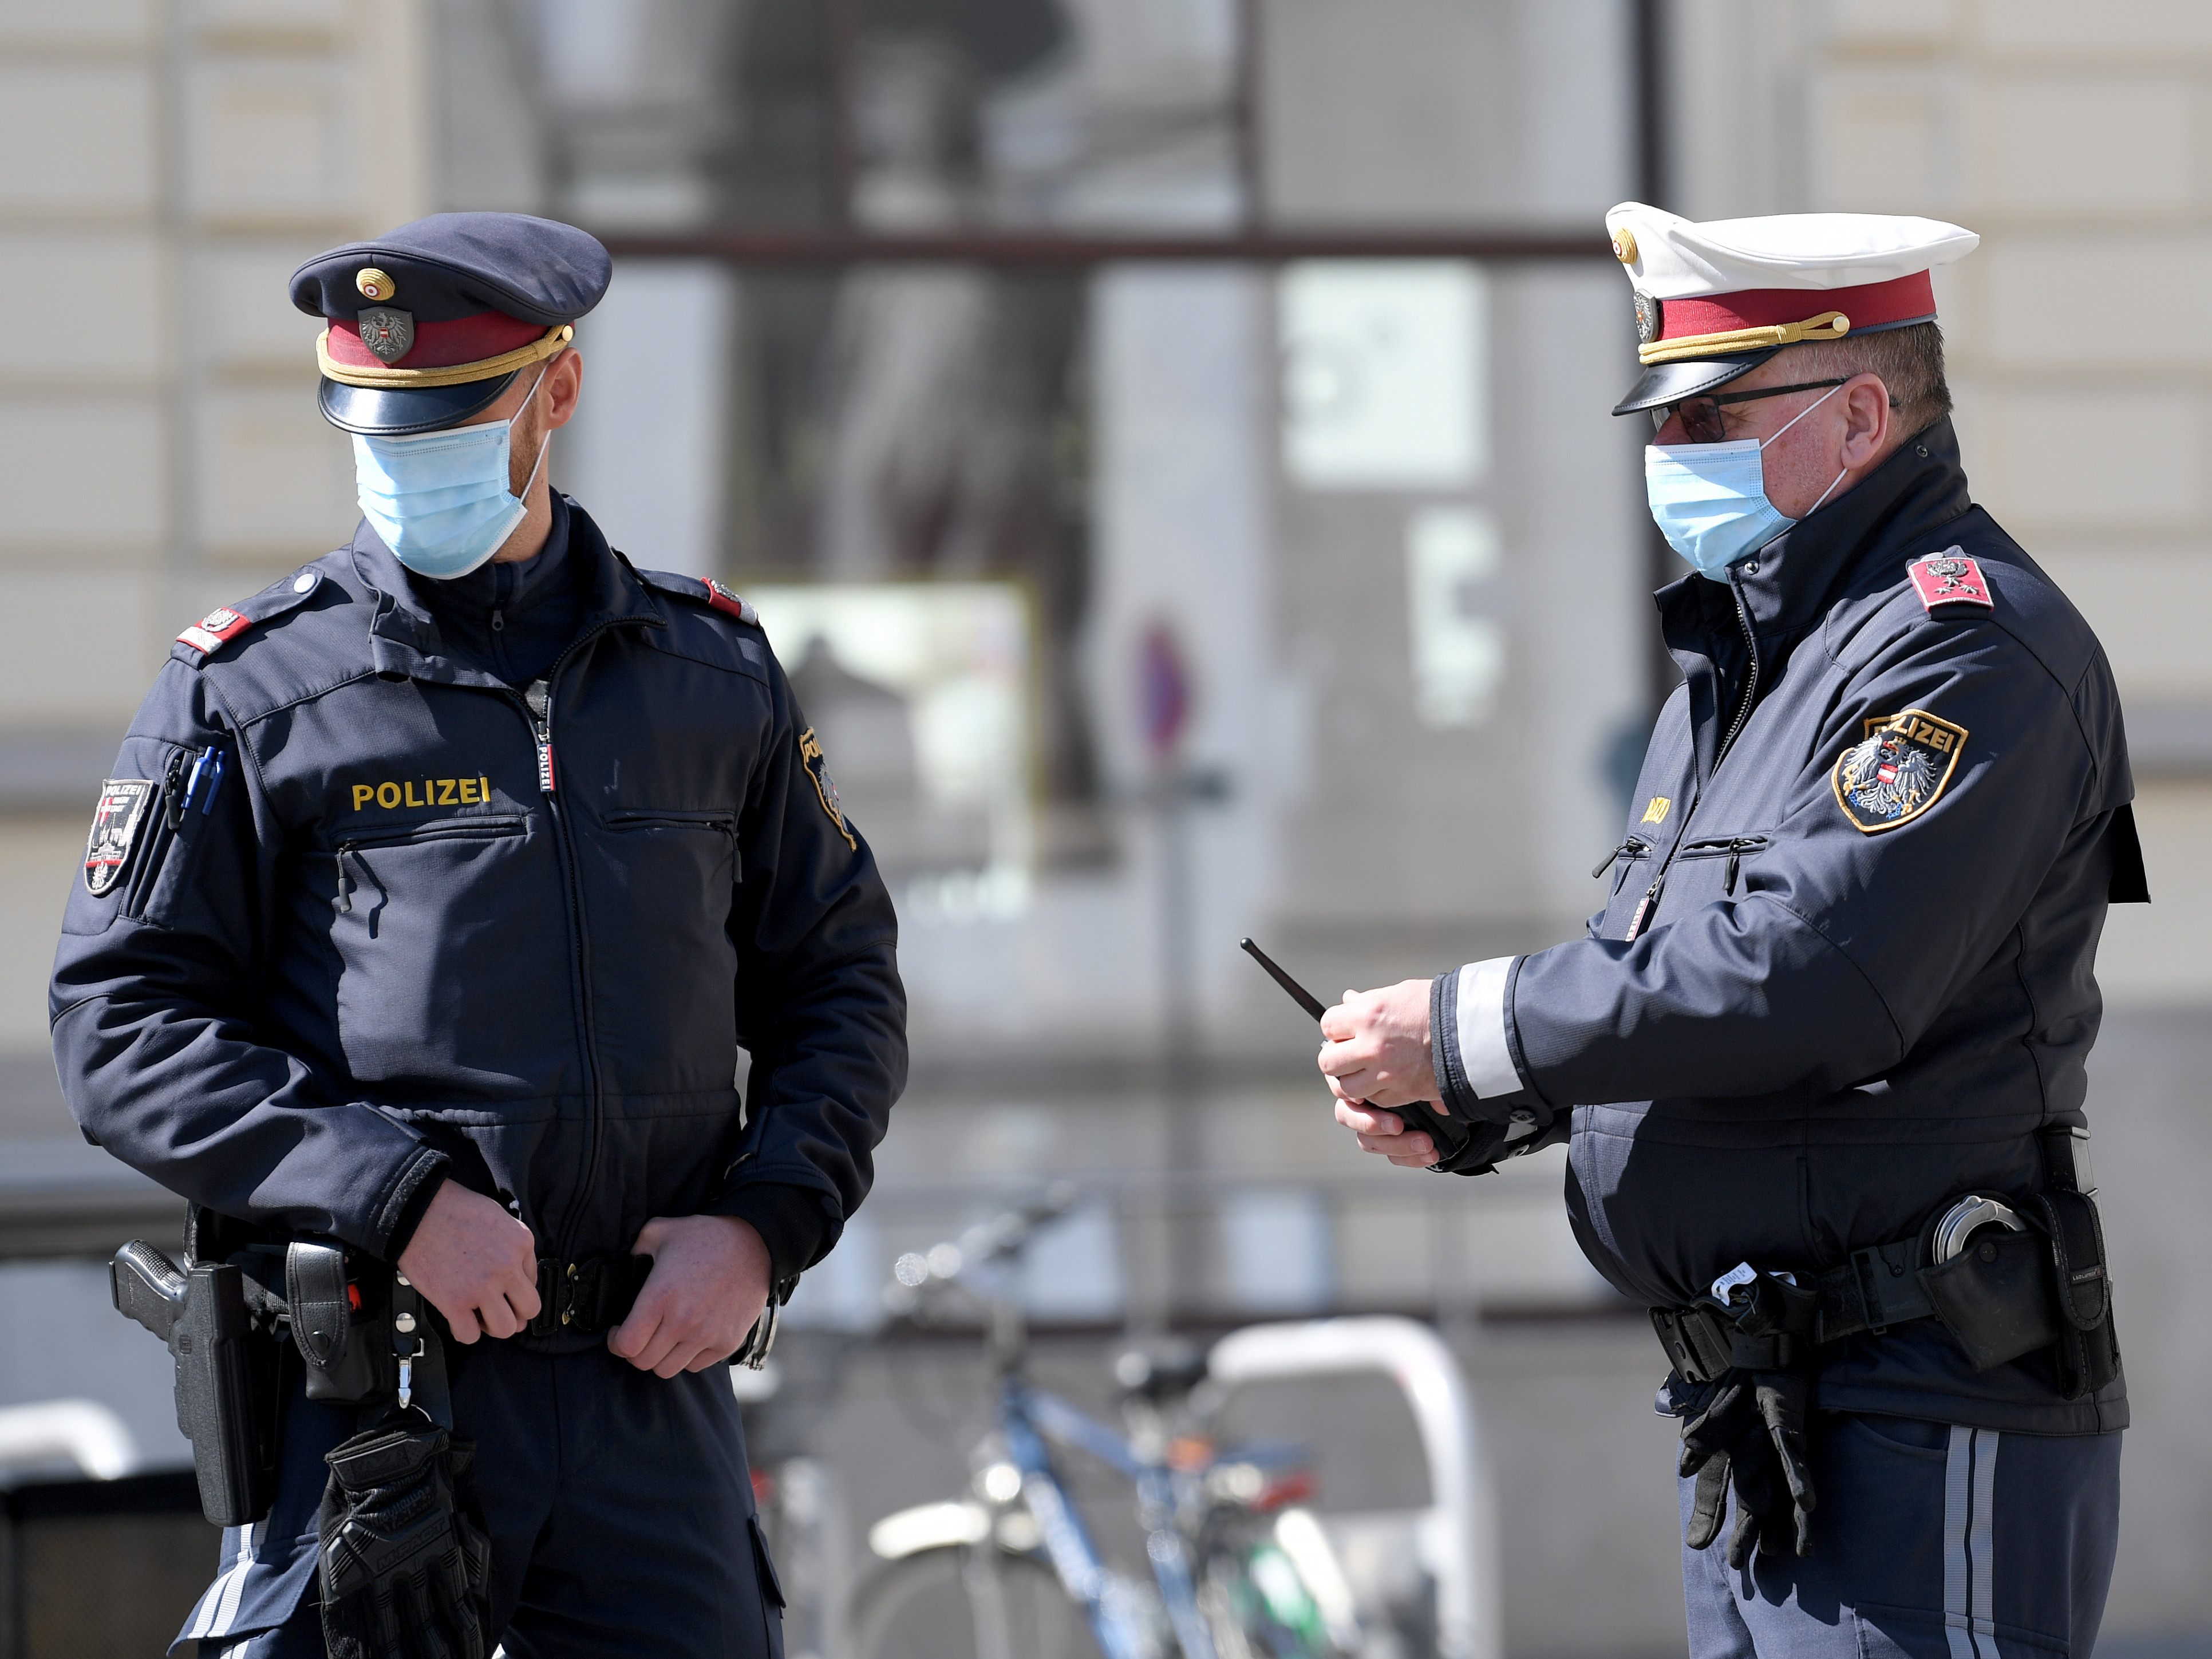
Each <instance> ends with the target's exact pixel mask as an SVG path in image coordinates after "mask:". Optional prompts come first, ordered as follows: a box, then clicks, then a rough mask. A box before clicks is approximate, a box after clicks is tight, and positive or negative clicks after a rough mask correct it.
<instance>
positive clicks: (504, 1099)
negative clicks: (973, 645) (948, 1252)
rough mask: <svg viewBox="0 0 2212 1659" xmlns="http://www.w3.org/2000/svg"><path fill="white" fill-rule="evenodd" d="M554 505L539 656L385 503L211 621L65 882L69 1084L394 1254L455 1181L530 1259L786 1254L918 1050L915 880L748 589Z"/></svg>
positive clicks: (207, 1200) (244, 1192)
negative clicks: (418, 549)
mask: <svg viewBox="0 0 2212 1659" xmlns="http://www.w3.org/2000/svg"><path fill="white" fill-rule="evenodd" d="M568 536H569V542H568V562H569V563H570V565H571V566H572V567H574V576H575V579H576V580H578V581H579V582H580V584H581V586H582V590H583V606H582V609H583V613H584V614H583V623H582V627H581V630H580V633H579V634H578V635H577V636H576V638H575V639H574V641H573V642H572V643H571V644H569V645H568V647H567V648H566V649H565V650H564V651H563V652H562V653H561V655H560V657H559V658H558V659H557V661H556V663H555V664H554V665H553V667H552V668H551V669H550V671H548V673H547V675H546V678H544V680H543V681H541V682H538V683H537V684H535V685H533V686H531V687H526V688H520V689H518V688H516V687H513V686H510V685H508V684H505V683H503V682H502V681H501V680H500V679H498V678H495V677H494V676H493V675H491V674H489V673H487V672H485V671H483V669H481V668H480V667H478V666H476V665H473V664H472V663H471V661H469V660H466V659H463V658H462V657H460V656H459V655H457V654H456V653H453V652H451V651H449V650H448V649H447V648H446V647H445V646H444V645H443V643H441V638H440V635H439V630H438V627H437V624H436V623H435V620H434V618H433V617H432V616H431V614H430V613H429V611H427V610H426V609H425V608H424V607H423V606H422V605H421V604H420V602H419V601H418V600H417V599H416V598H415V597H414V594H413V591H412V590H411V589H410V585H409V580H408V578H407V574H406V573H405V572H404V570H403V569H402V568H401V567H400V566H399V565H398V562H396V561H395V560H394V559H393V558H392V556H391V554H390V553H389V552H388V551H387V550H386V549H385V548H384V546H383V545H382V544H381V543H380V542H379V540H378V539H377V538H376V536H375V534H374V532H373V531H371V530H370V529H369V528H368V526H367V525H366V524H364V525H363V526H362V527H361V528H360V530H359V531H358V532H357V533H356V538H355V540H354V542H353V544H351V545H350V546H349V547H345V548H342V549H340V550H337V551H336V552H334V553H331V554H330V555H328V556H325V557H324V558H322V559H319V560H318V561H316V562H314V563H313V564H311V565H308V566H307V567H306V568H304V569H303V570H301V572H299V573H298V574H297V575H296V576H294V577H288V578H286V579H285V580H283V581H281V582H278V583H276V585H274V586H271V587H270V588H269V589H268V590H266V591H265V592H263V593H261V594H258V595H257V596H255V597H254V598H253V599H250V600H247V601H246V602H244V603H243V604H241V605H237V606H234V607H229V608H228V609H227V610H226V611H222V612H218V613H216V616H215V617H210V618H209V619H207V621H206V622H205V623H203V624H202V625H201V627H200V628H199V629H188V630H186V634H185V638H184V639H183V640H182V641H179V644H178V645H177V646H176V647H175V648H174V649H173V652H172V653H171V657H170V660H169V661H168V662H167V664H166V665H164V666H163V668H162V670H161V675H160V677H159V678H158V679H157V680H156V682H155V686H154V689H153V690H152V692H151V693H150V694H149V696H148V697H147V699H146V702H145V703H144V705H143V708H141V709H140V710H139V712H138V714H137V718H136V719H135V720H133V721H132V723H131V730H130V734H129V736H128V737H127V738H125V742H124V744H123V750H122V754H121V757H120V758H119V760H118V763H117V773H116V776H117V779H118V781H121V782H122V783H124V784H128V783H130V782H131V781H133V780H137V781H143V783H144V784H145V786H146V787H145V788H144V789H143V792H134V791H132V790H130V789H127V788H126V789H122V790H121V791H120V792H119V794H118V785H117V784H116V783H111V784H110V786H109V787H108V790H107V792H106V793H105V794H104V795H103V798H102V803H101V809H100V810H101V817H102V820H103V822H104V823H105V824H106V831H105V841H106V846H107V848H108V851H107V857H108V858H109V859H110V860H111V861H112V860H114V859H116V858H118V857H119V858H120V859H121V860H122V862H121V863H120V865H119V866H114V865H112V863H111V866H110V867H109V868H107V870H106V872H105V874H104V875H102V876H100V878H99V879H98V880H89V879H88V881H82V882H79V883H78V884H77V885H76V888H75V890H74V891H73V894H72V896H71V898H70V904H69V908H68V912H67V918H66V921H65V924H64V934H63V938H62V942H61V949H60V953H59V958H58V962H57V964H56V967H55V970H54V978H53V985H52V1022H53V1040H54V1048H55V1054H56V1057H57V1059H58V1063H59V1068H60V1072H61V1076H62V1079H63V1082H64V1090H65V1092H66V1094H67V1097H68V1099H69V1103H70V1109H71V1110H72V1111H73V1112H74V1113H75V1115H76V1119H77V1121H78V1122H79V1123H80V1124H81V1125H82V1127H83V1129H84V1132H85V1134H86V1136H87V1138H88V1139H91V1140H93V1141H94V1142H95V1143H96V1144H98V1145H100V1146H105V1147H106V1148H107V1149H108V1150H109V1151H110V1152H113V1153H114V1154H115V1155H116V1156H118V1157H119V1158H122V1159H123V1160H124V1161H125V1162H126V1163H128V1164H132V1165H133V1166H135V1167H136V1168H137V1169H139V1170H143V1171H144V1172H145V1173H146V1174H148V1175H149V1176H152V1177H153V1178H154V1179H155V1180H157V1181H159V1182H161V1183H162V1184H163V1185H164V1186H167V1187H168V1188H171V1189H172V1190H173V1191H175V1192H178V1193H181V1194H185V1196H187V1197H189V1198H191V1199H193V1200H197V1201H198V1202H200V1203H202V1204H204V1205H207V1206H210V1207H211V1208H213V1209H215V1210H217V1211H220V1212H223V1213H226V1214H228V1215H232V1216H236V1217H240V1218H246V1219H247V1220H250V1221H256V1222H262V1223H268V1224H273V1225H277V1226H281V1227H283V1228H285V1229H288V1230H291V1231H296V1232H301V1233H313V1234H321V1235H327V1236H331V1237H336V1238H338V1239H341V1240H343V1241H345V1242H346V1243H349V1244H353V1245H356V1246H358V1247H359V1248H361V1249H363V1250H365V1251H368V1252H369V1253H371V1254H372V1255H379V1256H382V1257H385V1258H387V1259H389V1258H392V1257H393V1256H395V1255H397V1254H398V1250H399V1249H401V1248H403V1247H404V1242H405V1237H406V1235H407V1234H408V1232H409V1231H411V1229H412V1227H413V1225H414V1223H415V1221H416V1219H418V1218H419V1214H420V1212H421V1210H422V1207H424V1206H426V1205H427V1203H428V1198H429V1196H430V1194H432V1192H433V1191H434V1190H435V1187H436V1185H437V1184H438V1180H439V1178H440V1177H441V1176H449V1177H451V1178H453V1179H454V1180H457V1181H459V1182H462V1183H463V1184H465V1185H466V1186H468V1187H470V1188H474V1189H475V1190H477V1191H478V1192H481V1193H484V1194H490V1195H494V1196H495V1197H497V1198H499V1199H500V1200H503V1201H505V1202H507V1203H508V1204H509V1205H510V1206H512V1207H513V1210H514V1212H516V1213H517V1214H518V1215H519V1216H520V1218H521V1219H522V1220H523V1221H524V1222H525V1223H526V1225H528V1226H529V1227H530V1229H531V1230H532V1232H533V1233H534V1234H535V1236H536V1238H537V1242H538V1254H539V1255H540V1257H541V1259H542V1260H546V1261H553V1262H556V1263H559V1262H562V1261H577V1260H580V1259H583V1258H586V1257H589V1256H592V1255H601V1254H606V1253H613V1252H619V1251H623V1250H626V1249H628V1247H629V1244H630V1243H631V1241H632V1240H633V1239H634V1238H635V1236H636V1234H637V1231H638V1230H639V1228H640V1227H641V1225H643V1224H644V1223H645V1221H647V1219H648V1218H651V1217H653V1216H656V1215H688V1214H702V1213H719V1214H728V1215H736V1216H742V1217H744V1218H746V1219H747V1220H749V1221H751V1222H753V1223H754V1225H757V1227H759V1229H760V1230H761V1231H762V1233H763V1237H764V1238H766V1240H767V1241H768V1243H769V1251H770V1255H771V1256H772V1257H773V1258H774V1259H775V1267H776V1270H777V1272H778V1273H779V1274H786V1273H795V1272H797V1271H799V1270H800V1269H802V1268H804V1267H806V1266H808V1265H809V1264H810V1263H811V1262H812V1261H815V1260H817V1259H818V1258H819V1256H820V1255H823V1253H824V1252H826V1251H827V1250H828V1249H829V1247H830V1245H831V1244H832V1243H835V1241H836V1237H837V1234H838V1231H839V1229H840V1227H841V1226H842V1223H843V1221H844V1218H846V1217H847V1216H848V1215H849V1214H850V1213H851V1212H852V1211H853V1210H854V1206H857V1205H858V1204H859V1203H860V1200H861V1198H862V1196H863V1195H864V1194H866V1190H867V1188H868V1185H869V1182H870V1178H871V1167H872V1166H871V1154H872V1148H873V1147H874V1146H875V1145H876V1143H877V1141H878V1139H881V1137H882V1135H883V1133H884V1127H885V1123H886V1120H887V1117H888V1115H889V1112H890V1106H891V1103H892V1102H893V1100H894V1099H895V1098H896V1096H897V1094H898V1092H899V1090H900V1088H901V1086H902V1083H903V1079H904V1075H905V1066H906V1044H905V1034H904V1012H905V1003H904V993H903V990H902V987H901V985H900V982H899V979H898V974H897V969H896V963H895V946H896V929H895V922H894V918H893V915H892V911H891V905H890V899H889V896H888V895H887V894H886V892H885V890H884V884H883V881H882V879H881V878H880V877H879V876H878V873H877V869H876V865H875V861H874V860H873V858H872V856H871V854H870V853H869V851H868V848H867V847H866V844H865V842H862V841H861V840H860V838H859V836H858V835H857V833H856V832H855V831H854V830H853V829H852V828H851V826H850V825H848V823H846V822H845V821H844V819H843V817H842V813H841V811H840V809H839V807H838V805H837V802H836V793H835V790H834V788H833V787H832V786H831V784H830V782H829V777H828V775H827V774H826V773H825V772H824V771H823V769H822V763H821V758H820V750H819V747H818V745H816V744H813V743H812V741H811V733H810V732H807V730H806V728H805V723H804V721H803V720H802V718H801V716H800V714H799V709H798V708H797V707H796V706H795V705H794V703H793V699H792V694H791V688H790V686H789V684H788V683H787V681H786V679H785V678H784V674H783V671H782V670H781V668H780V667H779V666H778V665H777V663H776V660H775V656H774V654H773V653H771V652H770V650H769V645H768V641H767V639H766V637H765V636H764V635H763V633H762V631H761V629H760V628H759V627H758V625H757V619H756V618H754V617H753V616H752V614H751V612H750V608H749V607H744V605H742V602H741V601H738V599H736V598H735V596H733V595H731V594H729V593H728V592H727V591H726V590H720V589H716V588H712V587H710V586H708V585H707V584H705V583H702V582H699V581H696V580H692V579H691V578H690V577H685V576H674V575H666V574H658V573H654V572H650V571H644V572H641V571H639V570H636V569H635V568H632V566H631V565H630V564H629V561H627V560H626V559H625V558H623V556H622V555H620V554H619V553H617V552H614V551H612V550H610V549H609V548H608V546H607V544H606V543H605V540H604V538H602V537H601V536H600V534H599V532H598V530H597V529H596V528H595V527H594V526H592V522H591V520H590V519H589V518H588V517H587V516H586V515H585V514H584V513H582V512H581V511H580V509H577V508H575V507H574V506H573V504H571V505H570V506H569V508H568ZM134 793H143V795H144V797H145V801H144V806H143V812H142V813H141V814H140V815H139V817H138V818H137V821H136V822H135V823H131V824H128V825H125V824H123V823H121V822H120V820H121V818H122V817H123V816H124V813H125V808H126V807H127V806H128V805H129V798H131V797H132V796H133V795H134ZM118 799H121V800H122V802H123V805H118ZM125 842H127V845H124V844H121V843H125ZM94 843H95V845H94V857H95V860H96V859H97V856H98V855H99V853H100V845H101V843H102V830H101V828H100V826H99V825H96V826H95V834H94ZM92 867H93V866H88V869H90V868H92ZM118 870H119V874H118ZM103 881H105V882H108V883H111V884H108V885H106V890H104V891H102V892H98V893H95V892H94V891H93V890H91V888H92V887H94V886H95V885H99V884H101V882H103ZM741 1046H742V1048H744V1049H745V1050H746V1051H748V1052H749V1053H750V1059H751V1066H750V1073H749V1074H748V1079H747V1082H746V1085H745V1098H744V1099H743V1100H742V1101H741V1099H740V1095H739V1091H738V1085H737V1082H736V1076H737V1070H738V1064H739V1049H740V1047H741ZM548 1340H550V1341H551V1342H553V1343H555V1344H558V1343H560V1342H561V1341H562V1340H563V1339H562V1338H557V1337H556V1338H552V1339H548ZM565 1340H567V1341H568V1343H570V1344H577V1343H581V1342H586V1341H590V1340H597V1339H594V1338H586V1337H574V1336H572V1337H568V1338H567V1339H565Z"/></svg>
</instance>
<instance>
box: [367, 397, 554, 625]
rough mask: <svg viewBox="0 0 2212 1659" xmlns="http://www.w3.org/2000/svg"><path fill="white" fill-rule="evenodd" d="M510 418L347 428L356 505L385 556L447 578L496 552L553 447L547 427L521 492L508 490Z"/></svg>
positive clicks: (518, 517) (525, 405)
mask: <svg viewBox="0 0 2212 1659" xmlns="http://www.w3.org/2000/svg"><path fill="white" fill-rule="evenodd" d="M549 367H550V365H549ZM544 379H545V370H544V369H542V368H541V369H539V370H538V380H536V381H533V382H532V384H531V387H530V397H528V398H524V399H523V400H522V408H523V409H527V408H529V407H530V404H531V399H532V398H536V397H537V396H538V384H539V383H540V382H542V381H544ZM521 412H522V410H516V411H515V413H516V414H517V415H520V414H521ZM513 425H514V422H513V420H512V419H509V420H505V421H486V422H483V424H482V425H481V426H456V427H448V428H447V429H446V430H445V431H443V432H422V433H417V434H416V435H414V436H412V437H408V438H380V437H374V436H370V435H366V434H362V433H356V434H355V435H354V440H353V476H354V488H355V490H356V494H357V495H358V496H359V498H360V501H361V510H362V513H363V515H364V516H366V517H367V519H368V521H369V523H370V524H371V525H373V526H375V529H376V533H377V534H378V535H380V536H381V537H383V538H384V544H385V545H386V547H388V548H390V549H391V550H392V557H394V558H396V559H398V561H399V562H400V563H402V564H404V565H405V566H406V567H407V568H409V569H410V570H412V571H414V572H415V573H416V574H417V575H422V576H435V577H436V578H437V579H438V580H441V581H448V580H452V579H453V577H455V576H465V575H467V574H469V572H470V571H471V570H474V569H475V568H477V566H478V565H480V564H482V563H483V562H484V561H485V560H486V559H489V557H491V556H492V555H493V554H495V553H496V552H498V551H499V550H500V548H501V546H502V545H504V544H505V543H506V541H507V538H508V537H509V536H512V535H513V533H514V527H515V526H517V525H519V524H520V523H521V522H522V515H523V513H524V512H525V511H526V501H527V499H528V497H529V495H530V487H531V485H532V484H534V483H537V482H538V471H539V470H540V469H541V468H543V467H544V465H545V452H546V451H547V450H548V449H549V448H550V447H552V437H553V435H552V434H551V433H550V432H549V433H547V434H546V435H545V437H544V440H542V441H540V442H539V444H538V460H537V462H536V464H535V465H532V467H531V469H530V477H529V478H528V479H527V480H526V482H525V483H524V484H523V486H522V494H521V495H513V494H512V493H511V492H510V491H509V490H508V489H507V479H508V478H509V477H512V476H513V474H512V473H511V471H509V467H508V461H507V442H508V438H509V435H510V433H511V431H512V428H513Z"/></svg>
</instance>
